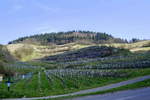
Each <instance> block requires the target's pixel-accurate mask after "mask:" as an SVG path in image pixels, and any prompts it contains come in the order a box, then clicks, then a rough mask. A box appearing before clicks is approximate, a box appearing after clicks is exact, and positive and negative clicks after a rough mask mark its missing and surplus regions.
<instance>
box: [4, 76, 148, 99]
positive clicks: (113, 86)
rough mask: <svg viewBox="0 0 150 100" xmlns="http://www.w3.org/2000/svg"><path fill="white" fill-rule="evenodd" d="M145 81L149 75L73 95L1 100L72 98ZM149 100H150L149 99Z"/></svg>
mask: <svg viewBox="0 0 150 100" xmlns="http://www.w3.org/2000/svg"><path fill="white" fill-rule="evenodd" d="M146 79H150V75H147V76H142V77H137V78H134V79H131V80H127V81H123V82H119V83H115V84H110V85H106V86H103V87H98V88H93V89H87V90H82V91H79V92H74V93H69V94H64V95H55V96H47V97H33V98H15V99H2V100H37V99H49V98H57V97H65V96H74V95H80V94H87V93H93V92H98V91H104V90H108V89H112V88H117V87H120V86H124V85H128V84H133V83H136V82H140V81H144V80H146ZM149 100H150V99H149Z"/></svg>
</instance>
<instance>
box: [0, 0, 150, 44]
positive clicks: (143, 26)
mask: <svg viewBox="0 0 150 100" xmlns="http://www.w3.org/2000/svg"><path fill="white" fill-rule="evenodd" d="M71 30H89V31H97V32H106V33H108V34H111V35H113V36H115V37H120V38H127V39H131V38H133V37H135V38H140V39H150V0H0V44H6V43H8V41H11V40H14V39H17V38H19V37H22V36H28V35H33V34H39V33H45V32H58V31H71Z"/></svg>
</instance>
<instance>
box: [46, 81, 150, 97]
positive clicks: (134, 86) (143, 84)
mask: <svg viewBox="0 0 150 100" xmlns="http://www.w3.org/2000/svg"><path fill="white" fill-rule="evenodd" d="M142 87H150V79H148V80H144V81H142V82H137V83H134V84H129V85H125V86H121V87H118V88H113V89H109V90H106V91H100V92H95V93H89V94H83V95H76V96H69V97H61V98H54V99H46V100H66V99H71V98H76V97H81V96H89V95H99V94H105V93H113V92H117V91H123V90H130V89H137V88H142ZM44 100H45V99H44Z"/></svg>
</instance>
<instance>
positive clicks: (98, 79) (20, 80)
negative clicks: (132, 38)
mask: <svg viewBox="0 0 150 100" xmlns="http://www.w3.org/2000/svg"><path fill="white" fill-rule="evenodd" d="M95 49H96V50H95ZM103 49H104V51H103ZM86 50H87V51H86ZM91 52H92V53H91ZM97 53H100V54H97ZM70 58H71V59H70ZM59 59H60V60H59ZM5 70H7V71H8V72H11V73H12V74H11V75H9V74H8V75H9V76H11V77H4V80H3V81H2V82H0V98H18V97H41V96H50V95H58V94H66V93H71V92H76V91H80V90H84V89H90V88H96V87H100V86H104V85H107V84H112V83H117V82H121V81H124V80H128V79H131V78H135V77H138V76H144V75H149V74H150V52H143V53H131V52H129V51H128V50H125V49H117V48H113V47H109V48H107V47H95V46H94V49H93V48H92V47H88V48H84V49H81V51H80V50H77V51H71V52H69V53H64V54H60V55H56V56H50V57H46V58H44V59H41V60H39V59H37V60H34V61H30V62H15V63H11V64H7V66H6V67H5ZM8 80H9V81H10V82H11V85H10V90H8V87H7V82H8Z"/></svg>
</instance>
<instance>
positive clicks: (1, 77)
mask: <svg viewBox="0 0 150 100" xmlns="http://www.w3.org/2000/svg"><path fill="white" fill-rule="evenodd" d="M3 77H4V75H3V74H0V82H2V81H3Z"/></svg>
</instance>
